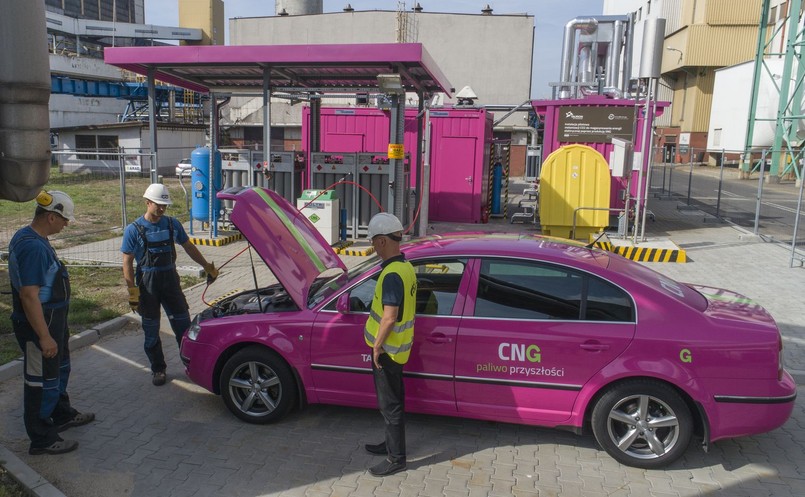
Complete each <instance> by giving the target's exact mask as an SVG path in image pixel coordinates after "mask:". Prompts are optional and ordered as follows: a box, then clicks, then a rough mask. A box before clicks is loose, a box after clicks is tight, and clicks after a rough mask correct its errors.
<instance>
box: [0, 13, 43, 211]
mask: <svg viewBox="0 0 805 497" xmlns="http://www.w3.org/2000/svg"><path fill="white" fill-rule="evenodd" d="M0 12H2V13H3V14H2V15H0V51H1V52H2V53H3V63H2V64H0V198H2V199H7V200H13V201H15V202H27V201H29V200H31V199H33V198H34V197H36V195H37V194H38V193H39V191H40V190H41V189H42V187H43V186H44V185H45V183H47V181H48V178H49V176H50V156H51V151H50V115H49V112H48V102H49V101H50V66H49V59H48V39H47V33H46V29H45V23H44V22H43V20H44V19H45V4H44V2H41V1H39V2H20V1H19V0H0ZM22 40H24V41H22Z"/></svg>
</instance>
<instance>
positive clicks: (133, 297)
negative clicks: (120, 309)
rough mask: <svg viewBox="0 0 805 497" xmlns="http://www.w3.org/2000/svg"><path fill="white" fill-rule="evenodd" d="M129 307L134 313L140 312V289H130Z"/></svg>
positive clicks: (134, 287)
mask: <svg viewBox="0 0 805 497" xmlns="http://www.w3.org/2000/svg"><path fill="white" fill-rule="evenodd" d="M129 307H131V310H132V311H133V312H136V313H138V314H139V312H140V288H139V287H136V286H133V287H130V288H129Z"/></svg>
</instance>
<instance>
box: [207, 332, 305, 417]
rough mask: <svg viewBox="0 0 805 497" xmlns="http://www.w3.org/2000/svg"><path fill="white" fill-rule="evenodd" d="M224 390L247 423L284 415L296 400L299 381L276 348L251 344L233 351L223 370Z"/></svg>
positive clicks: (225, 397) (226, 400)
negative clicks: (251, 345)
mask: <svg viewBox="0 0 805 497" xmlns="http://www.w3.org/2000/svg"><path fill="white" fill-rule="evenodd" d="M219 381H220V385H219V386H220V391H221V397H222V398H223V401H224V404H225V405H226V407H227V408H228V409H229V410H230V411H231V412H232V414H234V415H235V416H237V417H238V418H240V419H241V420H243V421H246V422H247V423H254V424H266V423H272V422H274V421H277V420H279V419H282V417H284V416H285V415H286V414H287V413H288V411H289V410H290V408H291V406H293V405H294V404H295V403H296V397H297V391H296V381H295V380H294V376H293V374H292V373H291V369H290V368H289V367H288V364H287V363H286V362H285V361H284V360H283V359H282V358H281V357H280V356H278V355H277V354H276V353H275V352H272V351H270V350H268V349H265V348H262V347H249V348H246V349H243V350H241V351H239V352H238V353H236V354H235V355H233V356H232V357H231V358H230V359H229V360H228V361H226V364H225V365H224V368H223V370H221V378H220V380H219Z"/></svg>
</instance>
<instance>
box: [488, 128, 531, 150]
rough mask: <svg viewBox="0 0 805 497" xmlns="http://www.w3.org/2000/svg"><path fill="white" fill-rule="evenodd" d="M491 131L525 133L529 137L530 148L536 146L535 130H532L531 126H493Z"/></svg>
mask: <svg viewBox="0 0 805 497" xmlns="http://www.w3.org/2000/svg"><path fill="white" fill-rule="evenodd" d="M492 129H493V130H494V131H497V132H499V133H516V132H519V131H525V132H526V133H528V134H530V135H531V143H530V144H529V146H531V147H536V146H537V130H536V129H534V128H532V127H531V126H495V127H494V128H492Z"/></svg>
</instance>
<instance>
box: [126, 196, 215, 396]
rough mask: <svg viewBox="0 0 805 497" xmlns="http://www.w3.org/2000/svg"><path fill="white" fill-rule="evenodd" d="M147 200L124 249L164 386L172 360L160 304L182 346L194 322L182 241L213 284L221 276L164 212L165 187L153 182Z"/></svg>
mask: <svg viewBox="0 0 805 497" xmlns="http://www.w3.org/2000/svg"><path fill="white" fill-rule="evenodd" d="M143 198H145V205H146V211H145V214H144V215H143V216H141V217H139V218H138V219H137V220H136V221H134V222H133V223H131V224H130V225H128V226H127V227H126V231H125V232H124V233H123V246H122V247H121V248H120V251H121V252H123V279H125V280H126V285H127V286H128V289H129V305H130V306H131V309H132V310H133V311H134V312H139V313H140V315H141V316H142V326H143V332H144V334H145V344H144V349H145V355H146V356H147V357H148V361H149V362H150V363H151V373H152V383H153V384H154V385H156V386H160V385H164V384H165V382H166V381H167V376H166V374H165V370H166V369H167V364H166V363H165V355H164V354H163V352H162V340H160V338H159V323H160V307H162V308H164V309H165V313H166V314H167V315H168V320H169V321H170V325H171V329H172V330H173V334H174V335H175V336H176V342H177V343H178V344H179V345H181V343H182V336H183V335H184V332H185V331H186V330H187V328H188V327H189V326H190V311H189V308H188V305H187V299H185V296H184V293H183V292H182V287H181V285H180V283H179V273H178V272H177V271H176V244H177V243H178V244H179V245H181V246H182V248H183V249H184V250H185V252H187V255H189V256H190V258H191V259H193V260H194V261H195V262H196V263H198V264H199V265H201V266H202V267H203V268H204V270H205V271H206V272H207V281H208V282H209V283H211V282H212V281H214V280H215V278H217V277H218V270H217V269H216V268H215V265H214V264H210V263H208V262H207V260H206V259H205V258H204V256H203V255H201V252H199V250H198V249H197V248H196V246H195V245H193V244H192V243H191V242H190V239H189V238H188V236H187V233H186V232H185V230H184V227H183V226H182V224H181V223H180V222H179V221H178V220H177V219H176V218H173V217H170V216H165V215H164V214H165V209H166V208H167V207H168V206H169V205H171V204H172V203H173V202H171V198H170V193H169V192H168V189H167V188H166V187H165V185H163V184H161V183H154V184H152V185H150V186H149V187H148V188H147V189H146V190H145V194H144V195H143ZM135 259H136V260H137V270H136V272H135V270H134V260H135Z"/></svg>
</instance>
